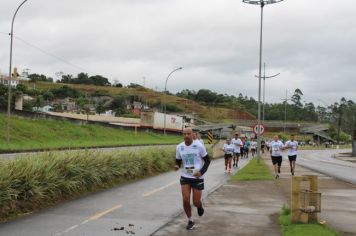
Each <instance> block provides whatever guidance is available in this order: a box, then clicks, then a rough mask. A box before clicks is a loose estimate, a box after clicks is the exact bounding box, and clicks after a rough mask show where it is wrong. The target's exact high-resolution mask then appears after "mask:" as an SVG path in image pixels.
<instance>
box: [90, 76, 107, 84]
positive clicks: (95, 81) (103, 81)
mask: <svg viewBox="0 0 356 236" xmlns="http://www.w3.org/2000/svg"><path fill="white" fill-rule="evenodd" d="M89 79H90V80H91V81H92V83H93V84H94V85H97V86H109V85H111V84H110V82H109V80H108V79H107V78H105V77H103V76H101V75H95V76H90V77H89Z"/></svg>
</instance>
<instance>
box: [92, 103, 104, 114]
mask: <svg viewBox="0 0 356 236" xmlns="http://www.w3.org/2000/svg"><path fill="white" fill-rule="evenodd" d="M105 110H106V109H105V106H104V101H99V102H98V103H97V104H96V107H95V111H96V113H98V114H99V115H100V114H101V113H104V112H105Z"/></svg>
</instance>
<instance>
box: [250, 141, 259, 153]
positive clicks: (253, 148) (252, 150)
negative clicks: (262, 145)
mask: <svg viewBox="0 0 356 236" xmlns="http://www.w3.org/2000/svg"><path fill="white" fill-rule="evenodd" d="M250 145H251V153H252V157H254V156H255V153H256V149H257V142H256V140H254V139H252V140H251V143H250Z"/></svg>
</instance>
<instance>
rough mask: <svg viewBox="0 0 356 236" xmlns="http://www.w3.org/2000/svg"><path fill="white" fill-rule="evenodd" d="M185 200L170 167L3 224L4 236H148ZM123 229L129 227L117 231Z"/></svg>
mask: <svg viewBox="0 0 356 236" xmlns="http://www.w3.org/2000/svg"><path fill="white" fill-rule="evenodd" d="M223 161H224V160H223V159H219V160H214V161H212V163H211V166H210V167H209V171H208V172H207V175H206V191H204V192H205V194H207V193H208V192H210V191H213V190H215V189H216V188H218V187H219V186H221V185H222V184H223V183H224V182H225V181H226V179H227V174H225V173H223V171H222V170H223V166H224V164H223ZM243 162H245V163H246V160H244V161H243ZM241 165H242V163H241ZM181 198H182V197H181V193H180V186H179V173H178V172H173V171H172V172H169V173H165V174H162V175H158V176H155V177H152V178H148V179H145V180H142V181H137V182H134V183H131V184H126V185H122V186H119V187H116V188H112V189H110V190H106V191H102V192H98V193H95V194H91V195H89V196H87V197H84V198H80V199H77V200H74V201H70V202H67V203H63V204H59V205H58V206H55V207H53V208H51V209H48V210H43V211H41V212H39V213H36V214H33V215H29V216H25V217H22V218H19V219H17V220H14V221H11V222H8V223H4V224H0V235H1V236H2V235H4V236H5V235H6V236H42V235H43V236H62V235H63V236H64V235H65V236H77V235H80V236H84V235H85V236H118V235H119V236H120V235H127V232H128V233H129V234H130V232H131V233H135V236H136V235H145V236H146V235H150V234H151V233H153V232H154V231H155V230H157V229H158V228H159V227H161V226H162V225H164V224H165V223H167V222H168V221H169V220H171V219H172V218H173V217H174V216H176V215H177V214H179V213H180V212H181V211H182V200H181ZM130 224H132V225H133V226H131V227H130V226H129V225H130ZM121 227H124V228H125V230H120V231H115V230H113V229H114V228H117V229H120V228H121ZM126 230H127V232H126Z"/></svg>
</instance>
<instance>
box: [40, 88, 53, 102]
mask: <svg viewBox="0 0 356 236" xmlns="http://www.w3.org/2000/svg"><path fill="white" fill-rule="evenodd" d="M43 99H44V100H46V101H47V102H48V101H52V100H53V99H54V94H53V93H52V92H51V91H46V92H44V93H43Z"/></svg>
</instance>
